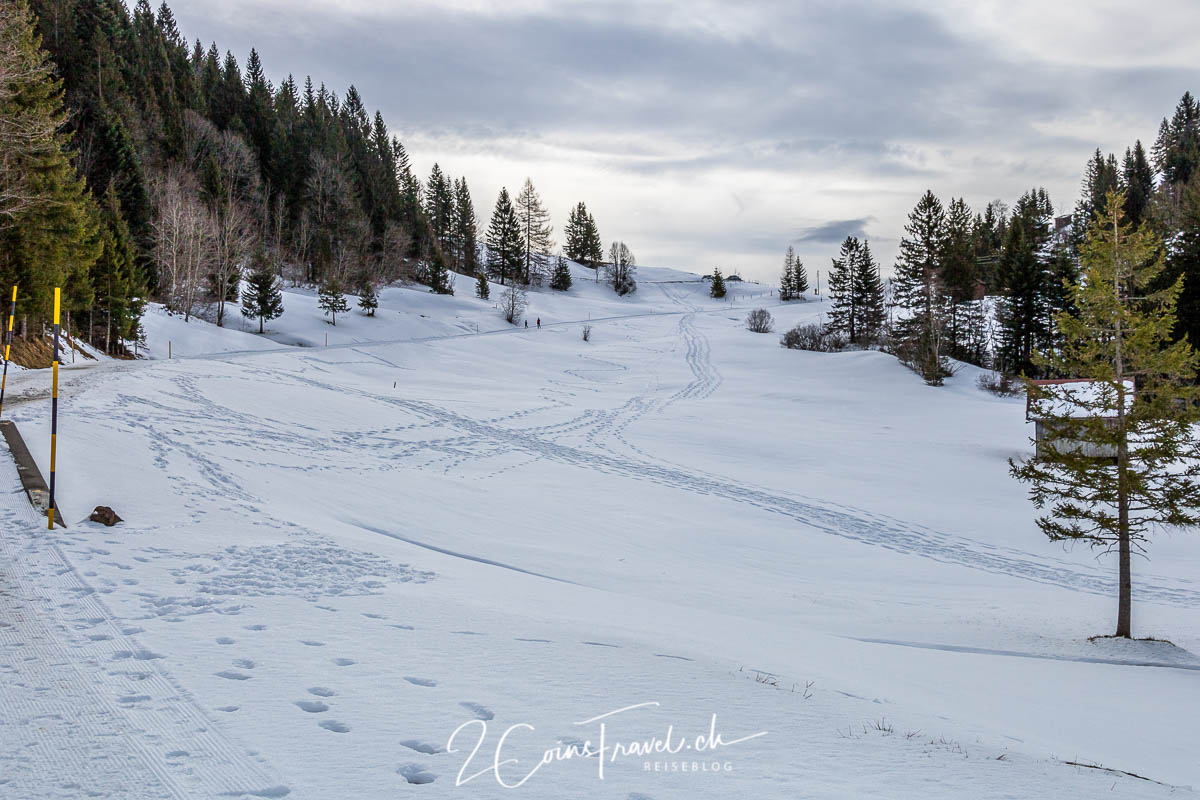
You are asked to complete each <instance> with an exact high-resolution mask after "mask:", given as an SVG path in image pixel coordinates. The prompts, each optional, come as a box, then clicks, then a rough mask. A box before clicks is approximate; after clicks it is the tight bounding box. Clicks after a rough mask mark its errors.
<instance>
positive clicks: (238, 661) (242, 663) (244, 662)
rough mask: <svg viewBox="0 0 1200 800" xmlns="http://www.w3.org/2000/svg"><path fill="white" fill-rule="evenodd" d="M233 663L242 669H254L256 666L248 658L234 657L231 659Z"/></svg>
mask: <svg viewBox="0 0 1200 800" xmlns="http://www.w3.org/2000/svg"><path fill="white" fill-rule="evenodd" d="M233 665H234V666H235V667H241V668H242V669H254V668H255V667H256V666H257V664H255V663H254V662H253V661H251V660H250V659H248V658H235V659H234V660H233Z"/></svg>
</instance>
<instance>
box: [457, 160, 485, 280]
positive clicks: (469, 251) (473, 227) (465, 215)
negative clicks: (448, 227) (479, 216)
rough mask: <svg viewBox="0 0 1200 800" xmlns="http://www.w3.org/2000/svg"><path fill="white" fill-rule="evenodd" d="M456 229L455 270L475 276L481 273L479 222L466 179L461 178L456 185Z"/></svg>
mask: <svg viewBox="0 0 1200 800" xmlns="http://www.w3.org/2000/svg"><path fill="white" fill-rule="evenodd" d="M454 228H455V235H454V251H455V255H456V256H457V263H456V265H455V270H456V271H458V272H461V273H462V274H463V275H474V274H475V273H476V272H478V271H479V256H478V252H479V245H478V230H477V228H478V222H477V220H476V219H475V204H474V203H472V202H471V190H470V189H468V188H467V179H466V178H460V179H459V180H458V181H456V182H455V184H454Z"/></svg>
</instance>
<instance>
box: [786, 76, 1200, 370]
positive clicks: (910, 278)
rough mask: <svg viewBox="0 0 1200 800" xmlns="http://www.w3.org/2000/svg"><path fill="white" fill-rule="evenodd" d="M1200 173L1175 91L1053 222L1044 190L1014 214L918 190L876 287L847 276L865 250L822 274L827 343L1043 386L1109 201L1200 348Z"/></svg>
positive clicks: (1199, 118) (1198, 111)
mask: <svg viewBox="0 0 1200 800" xmlns="http://www.w3.org/2000/svg"><path fill="white" fill-rule="evenodd" d="M1198 164H1200V105H1198V104H1197V103H1196V101H1195V100H1194V99H1193V97H1192V96H1191V94H1190V93H1186V94H1184V96H1183V98H1182V99H1181V100H1180V101H1179V104H1178V105H1177V107H1176V109H1175V112H1174V114H1173V115H1172V116H1171V117H1170V118H1166V119H1163V121H1162V124H1161V126H1160V128H1159V133H1158V138H1157V140H1156V141H1155V144H1154V146H1153V148H1152V149H1151V152H1150V154H1149V155H1148V154H1147V152H1146V149H1145V147H1144V146H1143V145H1142V143H1141V142H1140V141H1138V142H1135V143H1134V144H1133V145H1131V146H1130V147H1128V148H1127V149H1126V150H1125V153H1124V156H1123V158H1121V159H1118V158H1117V156H1116V155H1115V154H1109V155H1104V154H1103V153H1102V152H1101V151H1099V150H1097V151H1096V152H1095V153H1094V154H1093V155H1092V157H1091V158H1090V160H1089V161H1088V163H1087V167H1086V170H1085V173H1084V178H1083V183H1082V190H1081V193H1080V198H1079V200H1078V202H1077V203H1076V205H1075V208H1074V211H1073V213H1070V214H1063V215H1059V216H1057V217H1056V216H1055V214H1054V206H1053V204H1052V202H1051V200H1050V198H1049V196H1048V195H1047V193H1046V191H1045V189H1041V188H1034V189H1031V190H1030V191H1028V192H1026V193H1025V194H1023V195H1022V196H1021V197H1020V198H1018V200H1017V201H1016V203H1015V204H1014V205H1013V206H1012V208H1011V209H1009V208H1008V207H1007V206H1006V205H1005V204H1004V203H1002V202H1000V201H998V200H997V201H993V202H992V203H989V204H988V206H987V207H986V208H985V209H984V210H983V211H982V212H978V213H973V212H972V210H971V209H970V208H969V207H968V206H967V204H966V202H965V201H964V200H962V199H961V198H959V199H951V201H950V202H949V203H948V204H943V202H942V201H941V200H940V199H939V198H938V197H936V196H935V195H934V194H933V192H931V191H930V192H926V193H925V194H924V195H923V196H922V197H921V198H920V200H919V201H918V202H917V204H916V206H915V207H914V208H913V210H912V212H911V213H910V214H909V217H908V222H907V224H906V225H905V229H904V236H903V237H902V239H901V241H900V252H899V254H898V256H897V260H896V265H895V270H894V273H895V274H894V277H893V278H891V279H890V280H889V281H888V282H887V283H886V284H885V285H877V280H876V282H872V280H871V279H870V277H869V276H868V275H867V274H866V273H869V272H870V267H868V266H862V267H861V270H862V271H863V273H864V274H863V275H861V276H860V275H858V272H857V271H858V270H859V269H860V267H859V266H856V264H857V261H856V259H860V258H861V256H860V255H859V254H860V253H861V252H862V250H864V249H865V248H866V244H865V243H859V242H858V240H857V239H853V238H849V239H847V240H846V241H845V242H844V243H843V245H842V249H841V252H840V253H839V255H838V257H836V258H834V259H833V266H832V270H831V272H830V278H829V290H828V293H829V295H830V297H831V300H832V302H833V308H832V310H831V312H830V315H829V321H828V324H827V325H826V333H827V334H831V335H834V336H836V337H837V339H838V340H839V341H842V342H845V343H846V344H848V345H857V346H880V347H884V348H886V349H888V350H890V351H891V352H893V353H895V354H896V355H897V356H898V357H900V359H901V360H902V361H904V362H905V363H906V364H908V365H909V366H911V367H912V368H913V369H914V370H916V371H917V372H918V373H920V374H921V375H922V377H924V378H925V380H926V381H927V382H929V383H931V384H939V383H941V381H942V379H943V378H944V377H946V376H947V375H948V374H949V363H950V362H949V360H950V359H957V360H960V361H965V362H968V363H972V364H977V365H980V366H985V367H991V368H994V369H996V370H997V371H1000V372H1002V373H1004V374H1005V375H1010V376H1016V375H1025V376H1027V377H1046V376H1048V375H1049V374H1050V373H1049V372H1048V370H1049V369H1050V367H1048V366H1047V364H1049V363H1051V362H1049V361H1047V360H1045V359H1039V358H1038V357H1037V354H1038V353H1041V354H1047V353H1054V352H1056V351H1057V350H1058V349H1060V347H1061V345H1062V342H1061V340H1060V337H1061V334H1060V333H1059V332H1058V330H1057V326H1056V325H1055V319H1056V318H1057V316H1058V315H1059V314H1060V313H1062V312H1064V311H1072V310H1073V309H1072V306H1071V304H1072V295H1071V291H1070V288H1069V287H1070V286H1071V285H1073V284H1076V283H1077V282H1078V281H1079V277H1080V247H1081V245H1082V243H1083V238H1084V233H1085V232H1086V231H1087V230H1088V227H1089V226H1090V224H1091V223H1092V221H1093V220H1094V219H1095V218H1096V217H1097V215H1100V216H1103V215H1104V214H1106V213H1107V212H1108V209H1107V208H1106V205H1105V204H1106V203H1107V202H1108V200H1107V198H1108V197H1109V196H1110V193H1114V192H1115V193H1116V194H1117V195H1118V196H1120V197H1121V202H1122V204H1123V205H1122V208H1121V209H1120V211H1121V219H1122V220H1123V222H1124V223H1125V224H1128V225H1130V226H1131V229H1133V230H1144V231H1147V232H1149V233H1151V234H1152V235H1153V236H1154V238H1155V241H1157V242H1158V243H1159V246H1160V248H1161V250H1162V253H1163V256H1164V265H1165V266H1164V269H1163V271H1162V274H1161V276H1159V278H1158V284H1156V285H1155V286H1153V287H1151V288H1152V289H1155V290H1157V289H1159V288H1162V287H1165V286H1170V285H1173V284H1174V283H1175V282H1176V281H1177V280H1182V291H1181V294H1180V297H1179V304H1178V320H1177V322H1176V324H1175V330H1174V335H1175V338H1176V340H1181V339H1183V338H1185V337H1186V338H1187V340H1188V341H1190V342H1192V343H1200V174H1197V172H1198V171H1197V165H1198ZM868 252H869V251H868ZM868 258H869V256H868ZM796 263H798V262H797V261H796V259H795V254H794V253H793V252H792V251H791V249H790V248H789V251H788V255H787V257H786V258H785V266H784V274H783V277H782V280H781V286H780V296H781V299H784V300H787V299H793V298H795V297H797V296H798V293H797V292H796V290H795V289H794V288H793V287H794V285H795V280H796V279H795V277H793V276H794V270H795V266H794V264H796ZM885 294H887V295H888V297H887V300H886V303H884V295H885ZM885 316H886V317H887V319H886V320H884V317H885ZM876 320H878V322H876ZM826 341H827V340H826Z"/></svg>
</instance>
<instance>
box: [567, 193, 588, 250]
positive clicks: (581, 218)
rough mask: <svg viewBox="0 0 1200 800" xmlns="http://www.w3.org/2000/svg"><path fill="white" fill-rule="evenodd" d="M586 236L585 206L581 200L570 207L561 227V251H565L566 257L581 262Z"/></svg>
mask: <svg viewBox="0 0 1200 800" xmlns="http://www.w3.org/2000/svg"><path fill="white" fill-rule="evenodd" d="M586 236H587V206H585V205H584V204H583V202H582V201H581V202H579V203H578V204H577V205H575V206H573V207H572V208H571V211H570V212H569V213H568V214H567V224H566V226H564V227H563V239H564V241H563V252H565V253H566V255H567V258H569V259H571V260H572V261H577V262H580V263H582V262H583V260H584V249H585V245H584V240H585V237H586Z"/></svg>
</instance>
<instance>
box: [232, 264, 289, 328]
mask: <svg viewBox="0 0 1200 800" xmlns="http://www.w3.org/2000/svg"><path fill="white" fill-rule="evenodd" d="M282 314H283V293H282V292H280V291H279V283H278V280H277V279H276V276H275V270H274V268H273V267H272V266H271V262H270V260H269V259H268V258H267V254H266V252H264V251H263V250H262V248H259V250H258V251H257V252H255V254H254V258H253V260H252V261H251V264H250V274H249V275H248V276H247V277H246V288H245V289H243V290H242V316H243V317H246V318H247V319H254V318H256V317H257V318H258V332H259V333H262V332H263V330H264V328H263V325H264V323H266V322H268V321H270V320H273V319H276V318H277V317H279V316H281V315H282Z"/></svg>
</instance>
